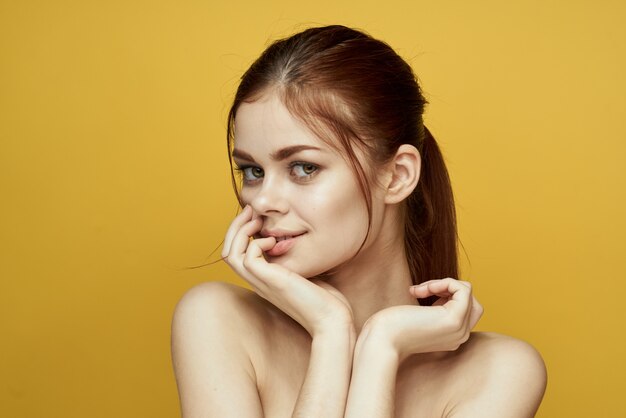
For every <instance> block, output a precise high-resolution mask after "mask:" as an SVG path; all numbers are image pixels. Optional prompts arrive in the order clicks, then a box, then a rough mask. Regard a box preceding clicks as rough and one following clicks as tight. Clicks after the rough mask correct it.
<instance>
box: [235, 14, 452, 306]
mask: <svg viewBox="0 0 626 418" xmlns="http://www.w3.org/2000/svg"><path fill="white" fill-rule="evenodd" d="M269 92H272V93H275V94H278V96H279V97H280V98H281V100H282V101H283V103H284V104H285V106H286V107H287V109H288V110H289V111H290V112H291V113H292V115H293V116H294V117H296V118H298V119H299V120H301V121H302V122H303V123H304V124H305V125H306V126H307V127H309V129H311V131H312V132H313V133H315V134H316V135H317V136H318V137H319V138H320V139H322V140H323V141H325V142H326V143H328V144H329V145H330V146H332V147H334V148H335V149H337V150H338V151H339V152H341V153H342V154H343V155H345V156H346V157H347V161H348V162H349V163H350V164H351V166H352V169H353V171H354V173H355V175H356V178H357V180H358V183H359V187H360V189H361V192H362V194H363V197H364V199H365V202H366V204H367V209H368V214H369V216H370V223H371V208H372V202H371V192H370V184H371V181H374V180H375V179H374V176H373V174H375V167H376V166H378V165H379V164H382V163H385V162H387V161H389V160H390V159H392V158H393V157H394V155H395V153H396V151H397V150H398V147H399V146H400V145H402V144H410V145H413V146H415V147H416V148H417V149H418V150H419V152H420V155H421V159H422V169H421V170H422V171H421V173H420V180H419V182H418V185H417V187H416V188H415V190H414V191H413V193H412V194H411V195H410V196H409V197H408V198H407V199H406V202H405V210H404V231H405V237H404V243H405V252H406V256H407V261H408V264H409V268H410V271H411V278H412V280H413V283H415V284H418V283H421V282H424V281H426V280H431V279H438V278H443V277H454V278H457V276H458V255H457V242H458V236H457V228H456V214H455V206H454V198H453V194H452V187H451V184H450V179H449V176H448V171H447V169H446V166H445V163H444V160H443V156H442V155H441V152H440V150H439V147H438V146H437V143H436V141H435V139H434V138H433V136H432V135H431V133H430V131H429V130H428V129H427V128H426V127H425V126H424V123H423V120H422V114H423V112H424V106H425V105H426V103H427V102H426V100H425V99H424V97H423V95H422V92H421V89H420V87H419V85H418V83H417V80H416V77H415V75H414V74H413V71H412V70H411V67H410V66H409V65H408V64H407V63H406V62H405V61H404V60H403V59H402V58H401V57H400V56H399V55H398V54H396V52H395V51H394V50H393V49H392V48H391V47H390V46H389V45H387V44H386V43H384V42H382V41H379V40H376V39H374V38H372V37H371V36H369V35H367V34H365V33H363V32H360V31H357V30H354V29H350V28H347V27H344V26H338V25H335V26H325V27H317V28H311V29H307V30H305V31H303V32H300V33H297V34H295V35H293V36H290V37H288V38H285V39H281V40H278V41H276V42H274V43H273V44H271V45H270V46H269V47H268V48H267V49H266V50H265V51H264V52H263V53H262V54H261V56H260V57H259V58H258V59H257V60H256V61H255V62H254V63H253V64H252V65H251V67H250V68H249V69H248V70H247V71H246V72H245V74H244V75H243V76H242V78H241V83H240V84H239V88H238V89H237V93H236V95H235V99H234V101H233V105H232V107H231V109H230V112H229V115H228V128H227V141H228V152H229V157H230V161H231V167H232V155H231V152H232V149H233V141H234V138H233V134H234V122H235V117H236V114H237V109H238V108H239V106H240V105H241V104H242V103H244V102H253V101H255V100H257V99H259V98H260V97H261V96H263V95H265V94H268V93H269ZM355 147H357V148H358V149H359V150H361V151H362V152H363V153H364V154H365V156H366V159H367V162H368V163H370V164H368V165H371V166H372V167H374V170H371V171H368V170H365V169H364V168H363V165H362V164H361V163H360V161H359V159H358V158H357V156H356V152H355ZM233 186H234V188H235V193H236V194H237V197H238V198H239V193H238V191H237V182H236V181H235V177H234V175H233ZM239 200H240V202H241V199H240V198H239ZM370 226H371V225H370ZM368 235H369V229H368ZM366 239H367V237H366ZM364 242H365V241H364ZM428 302H432V301H428Z"/></svg>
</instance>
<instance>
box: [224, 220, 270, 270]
mask: <svg viewBox="0 0 626 418" xmlns="http://www.w3.org/2000/svg"><path fill="white" fill-rule="evenodd" d="M262 226H263V221H261V219H260V218H256V219H254V220H251V221H248V222H246V223H245V224H244V225H243V226H242V227H241V228H239V230H238V231H237V233H236V234H235V237H234V238H233V240H232V243H231V245H230V251H229V252H228V259H229V260H231V259H239V258H240V257H242V256H243V255H244V254H245V252H246V250H247V249H248V244H249V243H250V237H251V236H252V235H254V234H255V233H256V232H258V231H259V230H260V229H261V227H262Z"/></svg>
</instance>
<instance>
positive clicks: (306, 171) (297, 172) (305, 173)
mask: <svg viewBox="0 0 626 418" xmlns="http://www.w3.org/2000/svg"><path fill="white" fill-rule="evenodd" d="M290 167H291V172H292V174H293V175H294V176H295V177H297V178H298V179H299V180H305V179H309V178H311V177H312V176H313V175H314V174H315V173H316V172H317V171H318V169H319V167H318V166H316V165H315V164H312V163H306V162H301V161H296V162H293V163H291V164H290Z"/></svg>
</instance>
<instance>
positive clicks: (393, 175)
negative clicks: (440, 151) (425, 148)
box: [385, 144, 422, 204]
mask: <svg viewBox="0 0 626 418" xmlns="http://www.w3.org/2000/svg"><path fill="white" fill-rule="evenodd" d="M421 167H422V158H421V156H420V153H419V151H418V150H417V148H415V147H414V146H413V145H409V144H402V145H400V147H399V148H398V151H396V155H395V156H394V157H393V159H392V160H391V161H390V162H389V165H388V177H387V178H388V179H389V180H388V184H387V188H386V190H385V203H388V204H393V203H399V202H402V201H403V200H404V199H406V198H407V197H408V196H409V195H410V194H411V193H412V192H413V190H415V187H417V182H418V181H419V178H420V170H421Z"/></svg>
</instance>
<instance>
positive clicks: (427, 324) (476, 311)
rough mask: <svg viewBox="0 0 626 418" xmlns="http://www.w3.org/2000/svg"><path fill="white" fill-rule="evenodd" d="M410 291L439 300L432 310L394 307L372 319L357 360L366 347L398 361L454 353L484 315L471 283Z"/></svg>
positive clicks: (443, 282)
mask: <svg viewBox="0 0 626 418" xmlns="http://www.w3.org/2000/svg"><path fill="white" fill-rule="evenodd" d="M407 291H409V292H410V293H411V295H412V296H414V297H415V298H426V297H430V296H437V297H439V299H438V300H437V301H436V302H435V303H434V304H433V306H419V305H400V306H392V307H390V308H386V309H383V310H381V311H379V312H377V313H375V314H374V315H372V316H371V317H370V318H369V319H368V320H367V322H366V323H365V324H364V326H363V329H362V331H361V334H360V335H359V337H358V340H357V344H356V347H355V357H356V356H358V355H359V352H360V351H361V350H362V349H363V347H364V346H365V345H367V346H370V347H371V346H374V347H377V348H384V349H388V350H392V352H393V353H394V354H395V355H397V356H398V360H399V361H402V360H403V359H404V358H406V357H408V356H409V355H411V354H414V353H427V352H435V351H454V350H456V349H457V348H458V347H459V346H460V345H461V344H463V343H464V342H465V341H467V339H468V338H469V335H470V331H471V330H472V329H473V328H474V326H475V325H476V323H477V322H478V320H479V319H480V317H481V315H482V313H483V308H482V306H481V305H480V303H478V301H477V300H476V298H474V296H473V295H472V287H471V285H470V283H468V282H464V281H460V280H455V279H452V278H446V279H440V280H430V281H428V282H424V283H422V284H420V285H418V286H411V287H410V288H409V289H408V290H407Z"/></svg>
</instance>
